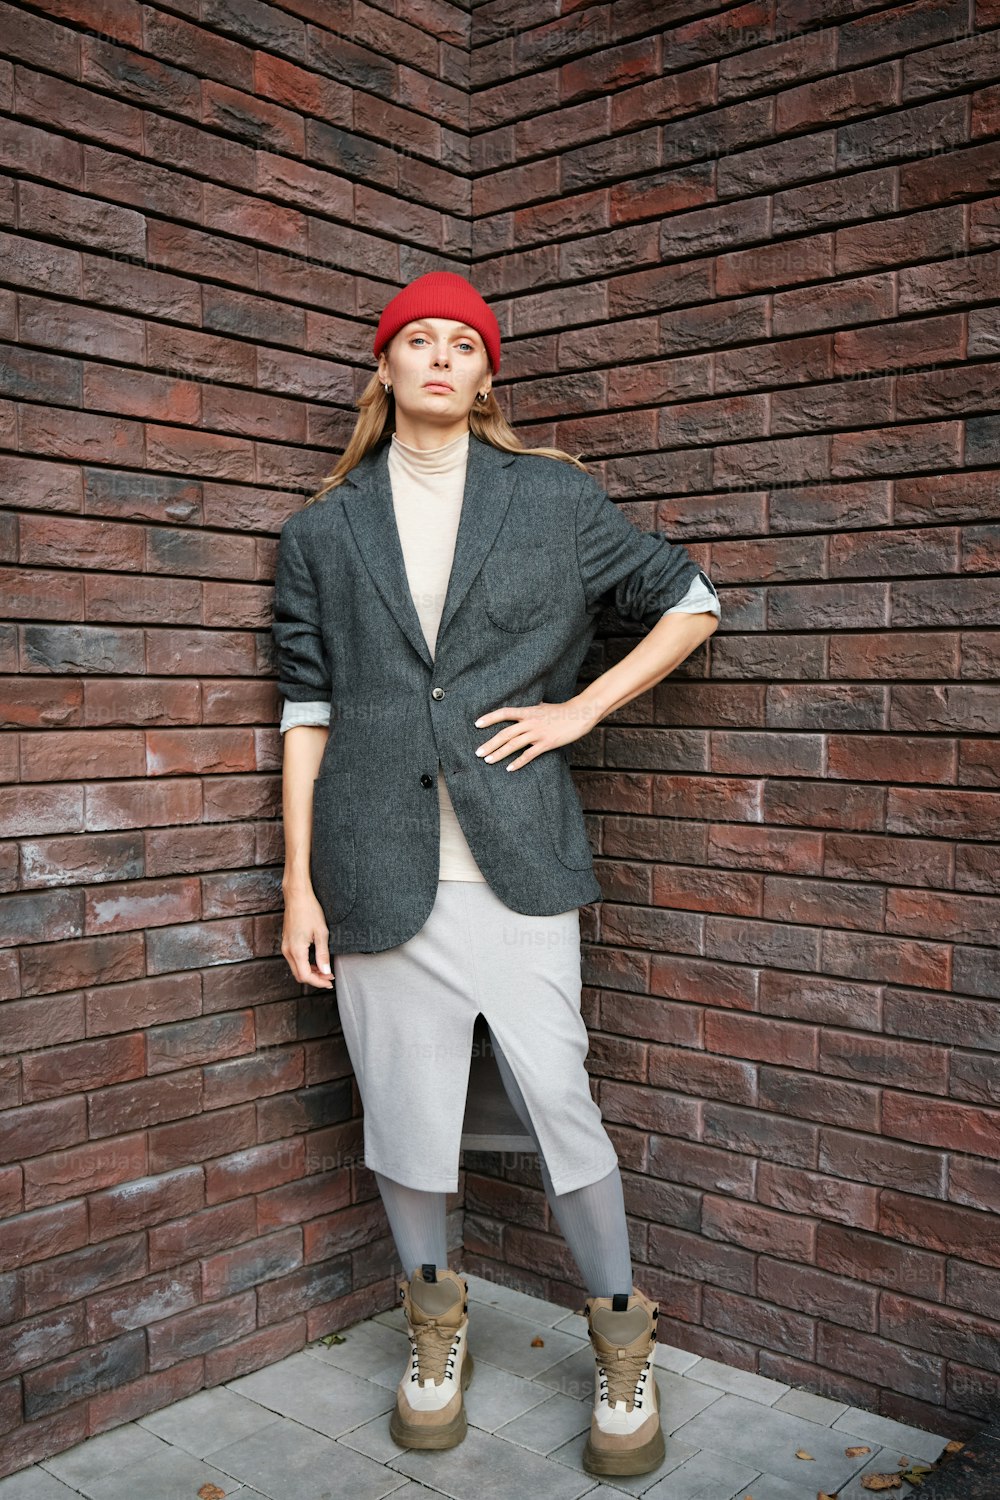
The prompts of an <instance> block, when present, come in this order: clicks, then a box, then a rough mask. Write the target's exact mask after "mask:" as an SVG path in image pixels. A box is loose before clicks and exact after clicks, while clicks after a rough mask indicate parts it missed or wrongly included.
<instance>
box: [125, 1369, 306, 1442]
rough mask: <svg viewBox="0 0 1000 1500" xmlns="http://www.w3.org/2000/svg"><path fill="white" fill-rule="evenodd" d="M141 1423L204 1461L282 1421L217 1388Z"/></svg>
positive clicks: (151, 1413) (191, 1397)
mask: <svg viewBox="0 0 1000 1500" xmlns="http://www.w3.org/2000/svg"><path fill="white" fill-rule="evenodd" d="M138 1420H139V1423H140V1425H141V1426H142V1427H148V1428H149V1430H150V1431H151V1432H154V1433H155V1434H156V1435H157V1437H159V1438H162V1439H163V1441H164V1442H167V1443H173V1444H174V1445H175V1446H176V1447H178V1448H183V1449H184V1451H185V1452H186V1453H192V1454H194V1456H195V1457H196V1458H205V1457H206V1455H207V1454H209V1453H211V1452H213V1450H214V1449H216V1448H223V1447H225V1446H226V1445H227V1444H229V1443H233V1442H235V1441H236V1440H237V1438H241V1437H245V1436H246V1435H247V1434H248V1433H251V1432H256V1431H257V1430H258V1429H259V1428H261V1427H263V1426H264V1425H265V1424H266V1423H268V1422H280V1420H281V1418H280V1416H279V1415H278V1413H277V1412H272V1411H267V1410H266V1409H265V1408H263V1407H262V1406H260V1404H259V1403H258V1402H256V1401H248V1400H247V1398H246V1397H245V1396H241V1395H240V1394H239V1392H238V1391H234V1390H232V1389H231V1387H228V1386H224V1385H218V1386H213V1387H212V1389H211V1390H208V1391H196V1392H195V1394H194V1395H193V1396H186V1397H184V1398H183V1399H182V1400H180V1401H175V1402H174V1403H173V1404H172V1405H171V1406H167V1407H164V1409H163V1410H162V1411H155V1412H150V1413H149V1415H148V1416H145V1417H140V1418H139V1419H138Z"/></svg>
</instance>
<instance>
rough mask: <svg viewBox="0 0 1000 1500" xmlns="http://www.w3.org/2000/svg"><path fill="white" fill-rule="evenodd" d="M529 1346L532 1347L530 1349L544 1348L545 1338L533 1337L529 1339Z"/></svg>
mask: <svg viewBox="0 0 1000 1500" xmlns="http://www.w3.org/2000/svg"><path fill="white" fill-rule="evenodd" d="M531 1347H532V1349H544V1348H545V1340H544V1339H540V1338H533V1339H532V1340H531Z"/></svg>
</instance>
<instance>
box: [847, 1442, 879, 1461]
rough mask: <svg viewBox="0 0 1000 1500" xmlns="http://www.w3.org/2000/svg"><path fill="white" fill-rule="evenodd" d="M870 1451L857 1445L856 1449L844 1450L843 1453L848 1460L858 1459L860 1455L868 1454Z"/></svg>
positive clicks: (860, 1444) (861, 1444)
mask: <svg viewBox="0 0 1000 1500" xmlns="http://www.w3.org/2000/svg"><path fill="white" fill-rule="evenodd" d="M871 1451H872V1450H871V1449H870V1448H866V1447H865V1446H864V1444H863V1443H859V1444H858V1446H857V1447H856V1448H845V1449H844V1452H845V1453H846V1455H847V1457H848V1458H860V1456H861V1454H862V1453H870V1452H871Z"/></svg>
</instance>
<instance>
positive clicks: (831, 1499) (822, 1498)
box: [816, 1490, 837, 1500]
mask: <svg viewBox="0 0 1000 1500" xmlns="http://www.w3.org/2000/svg"><path fill="white" fill-rule="evenodd" d="M816 1500H837V1497H836V1495H828V1494H827V1493H826V1490H819V1491H818V1493H817V1495H816Z"/></svg>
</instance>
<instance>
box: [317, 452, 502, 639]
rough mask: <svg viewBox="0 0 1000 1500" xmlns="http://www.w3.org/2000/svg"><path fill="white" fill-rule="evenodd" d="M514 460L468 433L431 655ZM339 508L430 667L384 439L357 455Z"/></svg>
mask: <svg viewBox="0 0 1000 1500" xmlns="http://www.w3.org/2000/svg"><path fill="white" fill-rule="evenodd" d="M514 457H515V455H514V454H513V453H506V452H504V451H503V450H502V449H500V448H494V446H493V444H492V443H486V442H484V441H483V440H482V439H481V438H477V437H476V436H475V434H474V433H472V432H470V433H469V457H468V462H467V464H466V470H465V489H464V491H463V495H462V511H461V515H460V517H459V522H458V532H457V535H456V537H455V554H454V557H453V559H452V565H451V573H450V575H449V578H448V588H447V590H446V593H445V598H444V607H443V609H442V611H441V622H440V624H439V626H438V634H437V643H436V645H435V654H436V652H437V650H438V649H439V647H440V643H441V639H442V637H443V635H444V632H445V630H446V629H447V627H448V624H449V622H450V621H451V618H452V616H453V615H454V613H455V611H456V609H457V608H458V606H459V605H460V604H461V602H462V600H463V599H464V598H465V595H466V594H467V593H468V591H469V588H470V586H471V584H472V580H473V579H474V578H475V576H476V574H477V573H478V572H479V569H480V568H481V567H482V565H483V563H484V561H485V560H486V554H487V553H488V552H489V550H490V547H491V546H492V545H493V542H494V541H495V539H496V535H497V532H498V531H499V530H500V527H501V525H502V524H503V520H504V517H505V516H506V514H507V507H508V505H509V504H510V499H511V495H512V494H513V490H514V471H513V469H512V468H511V465H512V464H513V461H514ZM340 488H341V494H342V496H343V506H344V510H345V512H346V515H347V519H348V522H349V523H350V527H351V530H352V532H353V533H354V539H355V541H356V542H357V545H358V550H359V551H360V553H361V555H362V557H363V558H364V562H365V566H366V567H367V569H368V571H369V573H370V574H371V577H372V582H373V583H374V585H375V587H376V588H377V589H378V591H379V593H380V594H381V596H382V598H383V599H384V600H385V603H386V606H387V607H388V609H389V610H390V611H391V612H392V615H393V618H394V619H395V621H396V623H397V624H398V626H399V628H400V630H402V632H403V634H404V635H405V636H406V638H407V640H408V641H409V642H410V644H411V645H412V646H413V649H414V650H415V651H416V652H417V653H418V654H419V655H420V656H421V657H422V658H423V660H424V661H425V662H426V663H427V665H428V666H429V667H433V665H434V657H433V656H432V655H431V652H430V649H429V647H428V645H427V641H426V640H425V638H424V632H423V629H422V628H421V624H420V617H419V615H418V614H417V610H416V606H415V605H414V603H413V595H412V594H411V593H410V586H409V582H408V580H407V577H406V564H405V562H404V560H403V549H402V546H401V545H400V540H399V530H398V528H397V526H396V515H395V511H394V510H393V504H392V483H391V480H390V478H389V439H388V438H386V439H385V440H384V441H382V442H381V443H380V444H379V446H378V447H377V448H375V449H373V450H372V451H370V452H369V453H367V454H366V455H365V457H364V458H363V459H362V460H361V462H360V463H359V464H356V465H355V466H354V468H353V469H352V470H351V471H350V473H349V474H348V475H347V478H346V479H345V481H344V483H343V484H342V485H341V487H340Z"/></svg>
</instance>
